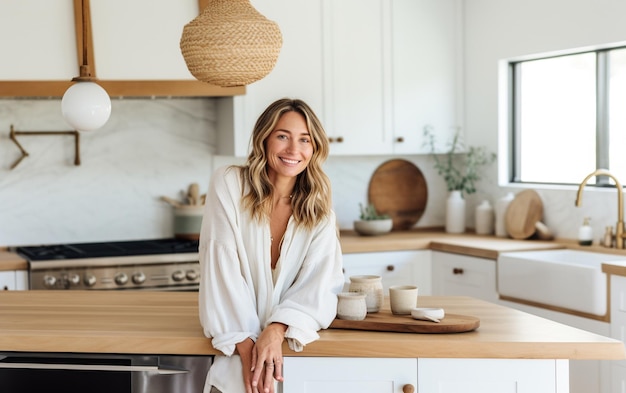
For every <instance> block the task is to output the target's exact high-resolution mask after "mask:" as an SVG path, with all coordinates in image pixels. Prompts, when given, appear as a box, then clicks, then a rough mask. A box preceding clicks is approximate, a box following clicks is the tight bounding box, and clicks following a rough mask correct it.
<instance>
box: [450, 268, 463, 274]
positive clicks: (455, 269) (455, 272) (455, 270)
mask: <svg viewBox="0 0 626 393" xmlns="http://www.w3.org/2000/svg"><path fill="white" fill-rule="evenodd" d="M452 274H463V269H462V268H460V267H455V268H454V269H452Z"/></svg>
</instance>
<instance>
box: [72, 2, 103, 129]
mask: <svg viewBox="0 0 626 393" xmlns="http://www.w3.org/2000/svg"><path fill="white" fill-rule="evenodd" d="M74 7H81V15H82V19H81V31H82V48H83V52H82V57H83V59H82V65H81V66H80V75H79V76H77V77H75V78H73V79H72V81H74V82H77V83H75V84H73V85H72V86H70V88H69V89H67V91H66V92H65V94H64V95H63V98H62V99H61V113H62V114H63V117H64V118H65V120H66V121H67V122H68V123H69V124H70V125H71V126H72V127H74V129H76V130H78V131H94V130H97V129H98V128H100V127H102V126H103V125H104V124H105V123H106V122H107V120H109V116H110V115H111V99H110V98H109V95H108V94H107V92H106V90H104V89H103V88H102V87H101V86H100V85H98V84H97V83H95V81H96V80H97V79H96V77H95V76H93V75H92V73H91V67H90V66H89V58H88V51H87V49H88V38H89V34H90V33H91V15H90V12H89V0H80V1H79V0H75V1H74ZM76 34H78V31H76Z"/></svg>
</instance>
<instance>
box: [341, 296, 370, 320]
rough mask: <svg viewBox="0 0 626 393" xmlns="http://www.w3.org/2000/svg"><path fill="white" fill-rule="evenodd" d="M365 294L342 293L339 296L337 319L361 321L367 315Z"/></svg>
mask: <svg viewBox="0 0 626 393" xmlns="http://www.w3.org/2000/svg"><path fill="white" fill-rule="evenodd" d="M365 296H366V295H365V294H364V293H361V292H341V293H340V294H338V295H337V298H338V301H337V318H339V319H345V320H349V321H361V320H363V319H365V316H366V315H367V306H366V304H365Z"/></svg>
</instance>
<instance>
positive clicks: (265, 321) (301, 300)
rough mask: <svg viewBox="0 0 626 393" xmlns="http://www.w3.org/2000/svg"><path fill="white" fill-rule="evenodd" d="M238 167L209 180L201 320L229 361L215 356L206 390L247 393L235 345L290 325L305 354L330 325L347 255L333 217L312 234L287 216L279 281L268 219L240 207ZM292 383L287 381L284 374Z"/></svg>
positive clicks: (289, 334) (290, 335)
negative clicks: (273, 326)
mask: <svg viewBox="0 0 626 393" xmlns="http://www.w3.org/2000/svg"><path fill="white" fill-rule="evenodd" d="M239 172H240V170H239V169H237V168H228V167H222V168H219V169H217V170H216V171H215V172H214V174H213V176H212V177H211V181H210V185H209V190H208V192H207V197H206V207H205V212H204V218H203V221H202V230H201V234H200V246H199V252H200V269H201V272H200V274H201V282H200V291H199V305H200V310H199V315H200V322H201V324H202V327H203V329H204V334H205V335H206V336H207V337H211V338H212V339H213V340H212V344H213V347H214V348H215V349H217V350H219V351H221V352H222V353H223V354H224V355H225V356H221V355H220V356H216V357H215V361H214V363H213V365H212V366H211V368H210V370H209V375H208V376H207V383H206V387H205V392H208V391H209V390H210V388H209V387H210V386H215V387H216V388H218V389H220V390H221V391H222V392H223V393H244V392H245V389H244V384H243V374H242V367H241V360H240V358H239V356H238V355H233V352H234V351H235V344H237V343H239V342H241V341H244V340H245V339H246V338H248V337H251V338H252V339H253V340H255V341H256V339H257V338H258V336H259V334H260V333H261V330H262V329H264V328H265V327H266V326H267V325H269V324H270V323H272V322H280V323H283V324H285V325H287V326H288V328H287V331H286V333H285V338H286V339H287V342H288V344H289V347H290V348H291V349H292V350H294V351H301V350H302V349H303V347H304V346H305V345H306V344H308V343H310V342H312V341H314V340H316V339H318V338H319V335H318V333H317V331H318V330H320V329H325V328H327V327H328V325H329V324H330V323H331V322H332V321H333V319H334V318H335V315H336V311H337V296H336V295H337V293H339V292H340V291H341V289H342V287H343V283H344V278H343V273H342V257H341V247H340V244H339V237H338V233H337V227H336V221H335V215H334V212H331V214H330V216H329V217H328V218H327V219H325V220H323V221H322V222H321V223H320V224H318V225H317V226H316V227H315V228H313V229H312V230H305V229H304V228H298V227H297V226H296V225H295V222H294V220H293V217H292V218H290V219H289V223H288V224H287V229H286V231H285V236H284V238H283V241H282V246H281V251H280V258H279V261H278V265H277V269H280V271H279V272H278V275H277V277H276V282H275V283H274V280H273V278H272V269H271V266H270V257H271V252H270V244H271V240H270V238H271V235H270V228H269V222H265V223H259V222H258V221H256V220H255V219H253V218H252V217H251V216H250V215H249V214H248V213H247V212H246V211H244V210H243V209H242V206H241V198H242V195H243V194H242V186H241V182H240V176H239ZM287 378H288V376H287Z"/></svg>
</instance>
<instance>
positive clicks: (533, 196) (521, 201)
mask: <svg viewBox="0 0 626 393" xmlns="http://www.w3.org/2000/svg"><path fill="white" fill-rule="evenodd" d="M542 218H543V202H542V201H541V197H540V196H539V194H537V191H535V190H524V191H521V192H519V193H518V194H517V195H516V196H515V199H513V200H512V201H511V203H510V204H509V207H508V208H507V210H506V214H505V216H504V223H505V227H506V231H507V233H508V234H509V236H511V237H512V238H513V239H518V240H520V239H528V238H529V237H531V236H532V235H533V234H534V233H535V231H536V230H537V227H536V226H537V223H538V222H540V221H541V220H542Z"/></svg>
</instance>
